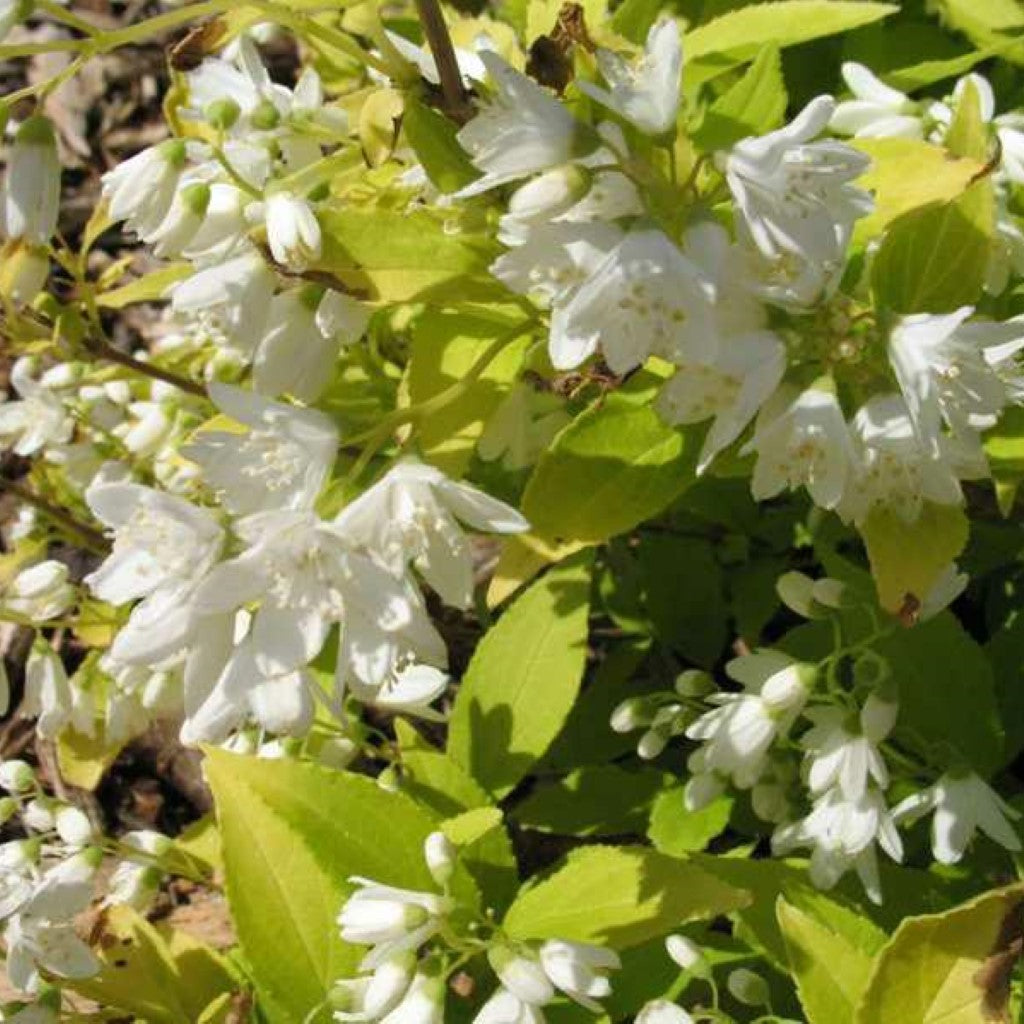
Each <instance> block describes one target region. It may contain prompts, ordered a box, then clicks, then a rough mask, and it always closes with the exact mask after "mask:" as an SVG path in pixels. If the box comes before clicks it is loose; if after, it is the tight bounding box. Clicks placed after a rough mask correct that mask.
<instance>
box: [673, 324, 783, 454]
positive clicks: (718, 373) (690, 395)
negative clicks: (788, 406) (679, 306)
mask: <svg viewBox="0 0 1024 1024" xmlns="http://www.w3.org/2000/svg"><path fill="white" fill-rule="evenodd" d="M785 370H786V350H785V347H784V346H783V344H782V342H781V341H780V340H779V339H778V338H777V337H776V336H775V335H774V334H772V333H771V332H770V331H758V332H756V333H752V334H738V335H736V336H734V337H731V338H726V339H723V340H721V341H720V343H719V347H718V355H717V357H716V358H715V361H714V363H712V364H710V365H702V364H700V363H694V364H690V365H685V364H684V365H682V366H680V367H678V368H677V370H676V373H675V376H674V377H672V379H671V380H670V381H669V382H668V383H667V384H665V385H664V387H662V389H661V392H660V393H659V395H658V401H657V409H658V411H659V412H660V413H661V415H662V416H663V417H664V418H665V419H666V420H667V421H668V422H669V423H701V422H703V421H704V420H707V419H711V418H712V417H714V423H712V424H711V428H710V429H709V430H708V432H707V434H706V435H705V437H704V445H703V447H702V448H701V453H700V458H699V460H698V462H697V472H698V474H699V473H703V472H704V471H705V470H706V469H707V467H708V466H709V465H710V463H711V460H712V459H714V457H715V456H716V455H717V454H718V453H719V452H721V451H722V450H723V449H724V448H727V447H728V446H729V445H730V444H732V443H733V441H735V440H736V438H738V437H739V436H740V434H741V433H742V432H743V430H744V428H745V427H746V426H747V424H748V423H749V422H750V421H751V420H752V419H753V418H754V416H755V415H756V413H757V411H758V409H760V408H761V406H762V405H763V404H764V403H765V402H766V401H767V400H768V398H769V397H770V396H771V395H772V394H773V393H774V392H775V389H776V388H777V387H778V386H779V383H780V382H781V380H782V375H783V374H784V373H785Z"/></svg>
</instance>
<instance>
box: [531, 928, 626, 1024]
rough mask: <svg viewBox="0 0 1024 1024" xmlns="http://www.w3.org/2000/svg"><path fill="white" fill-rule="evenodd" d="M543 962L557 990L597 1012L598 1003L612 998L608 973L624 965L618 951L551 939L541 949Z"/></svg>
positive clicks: (541, 960)
mask: <svg viewBox="0 0 1024 1024" xmlns="http://www.w3.org/2000/svg"><path fill="white" fill-rule="evenodd" d="M540 962H541V965H542V966H543V968H544V973H545V974H546V975H547V976H548V978H549V979H550V980H551V983H552V984H553V985H554V986H555V988H557V989H560V990H561V991H562V992H564V993H565V994H566V995H567V996H568V997H569V998H570V999H572V1000H573V1001H574V1002H577V1003H579V1004H580V1006H585V1007H586V1008H587V1009H588V1010H591V1011H592V1012H593V1013H601V1012H602V1010H603V1007H602V1006H601V1004H600V1003H599V1002H598V1000H599V999H605V998H607V997H608V996H610V995H611V992H612V986H611V983H610V982H609V981H608V977H607V972H608V971H613V970H618V969H619V968H620V967H621V966H622V963H621V961H620V960H619V956H618V954H617V953H616V952H614V950H611V949H603V948H602V947H601V946H592V945H589V944H588V943H585V942H567V941H566V940H564V939H548V941H547V942H545V943H544V945H543V946H541V947H540Z"/></svg>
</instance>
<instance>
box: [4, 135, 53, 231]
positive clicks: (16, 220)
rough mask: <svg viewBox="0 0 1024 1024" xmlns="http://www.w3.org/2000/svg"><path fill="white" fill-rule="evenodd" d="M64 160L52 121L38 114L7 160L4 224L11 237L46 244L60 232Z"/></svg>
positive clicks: (18, 139)
mask: <svg viewBox="0 0 1024 1024" xmlns="http://www.w3.org/2000/svg"><path fill="white" fill-rule="evenodd" d="M59 209H60V158H59V157H58V155H57V136H56V135H55V133H54V130H53V125H52V124H51V122H50V120H49V119H48V118H46V117H43V116H41V115H35V116H33V117H30V118H28V119H27V120H25V121H24V122H22V125H21V127H20V128H19V129H18V131H17V134H16V135H15V136H14V145H13V147H12V148H11V153H10V156H9V158H8V161H7V180H6V188H5V189H4V196H3V210H2V214H3V222H4V226H5V228H6V231H7V236H8V237H9V238H24V239H25V240H26V241H27V242H35V243H37V244H39V245H45V244H46V243H47V242H49V240H50V239H51V238H52V237H53V233H54V231H56V230H57V214H58V212H59Z"/></svg>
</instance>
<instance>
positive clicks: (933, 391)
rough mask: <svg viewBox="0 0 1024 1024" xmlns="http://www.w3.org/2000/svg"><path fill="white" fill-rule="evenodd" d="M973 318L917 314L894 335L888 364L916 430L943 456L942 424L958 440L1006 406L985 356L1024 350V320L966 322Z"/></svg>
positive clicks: (966, 310) (962, 312) (965, 310)
mask: <svg viewBox="0 0 1024 1024" xmlns="http://www.w3.org/2000/svg"><path fill="white" fill-rule="evenodd" d="M973 312H974V310H973V308H972V307H971V306H963V307H961V308H960V309H958V310H956V311H955V312H953V313H943V314H931V313H915V314H912V315H910V316H904V317H901V318H900V320H899V321H898V322H897V324H896V326H895V327H894V328H893V329H892V332H891V333H890V335H889V361H890V362H891V363H892V368H893V371H894V372H895V374H896V379H897V380H898V381H899V385H900V389H901V390H902V391H903V396H904V398H905V399H906V401H907V409H908V411H909V413H910V417H911V419H912V420H913V423H914V429H915V431H916V433H917V435H918V437H919V438H920V439H921V443H922V444H924V445H925V446H926V447H927V448H928V450H929V451H931V452H933V453H934V454H939V449H940V444H941V436H942V422H943V421H945V422H946V424H948V426H949V428H950V429H951V430H952V432H953V433H954V435H961V436H963V435H965V434H966V435H970V434H971V433H972V432H973V431H974V430H980V429H985V428H987V427H990V426H992V425H993V424H994V423H995V421H996V417H997V416H998V414H999V412H1001V411H1002V409H1003V407H1004V406H1005V405H1006V402H1007V399H1008V395H1007V390H1006V385H1005V384H1004V382H1003V380H1002V379H1001V378H1000V376H999V375H998V374H997V373H996V372H995V371H994V370H993V369H992V367H991V366H990V365H989V362H988V359H987V358H986V351H987V350H989V349H994V348H998V349H999V351H1000V354H1001V356H1003V357H1006V356H1009V355H1012V354H1014V353H1016V352H1019V351H1020V350H1021V349H1022V348H1024V319H1022V318H1019V317H1017V318H1014V319H1012V320H1009V321H1007V322H1006V323H1003V324H1000V323H992V322H984V321H979V322H971V323H968V322H967V318H968V317H969V316H970V315H971V314H972V313H973Z"/></svg>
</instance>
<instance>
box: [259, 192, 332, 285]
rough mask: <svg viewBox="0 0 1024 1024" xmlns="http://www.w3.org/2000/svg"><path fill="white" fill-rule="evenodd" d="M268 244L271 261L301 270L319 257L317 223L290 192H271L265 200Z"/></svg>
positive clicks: (309, 210)
mask: <svg viewBox="0 0 1024 1024" xmlns="http://www.w3.org/2000/svg"><path fill="white" fill-rule="evenodd" d="M265 216H266V224H267V244H268V245H269V246H270V252H271V254H272V255H273V257H274V259H275V260H276V261H277V262H278V263H280V264H281V265H282V266H285V267H289V268H290V269H292V270H304V269H305V268H306V267H308V266H309V265H310V264H311V263H313V262H315V261H316V260H318V259H319V258H320V251H321V247H322V244H323V242H322V238H321V234H320V223H319V221H317V219H316V214H315V213H314V212H313V208H312V207H311V206H310V205H309V203H308V202H307V201H306V200H305V199H302V198H301V197H300V196H296V195H293V194H292V193H291V192H272V193H270V195H268V196H267V200H266V211H265Z"/></svg>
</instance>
